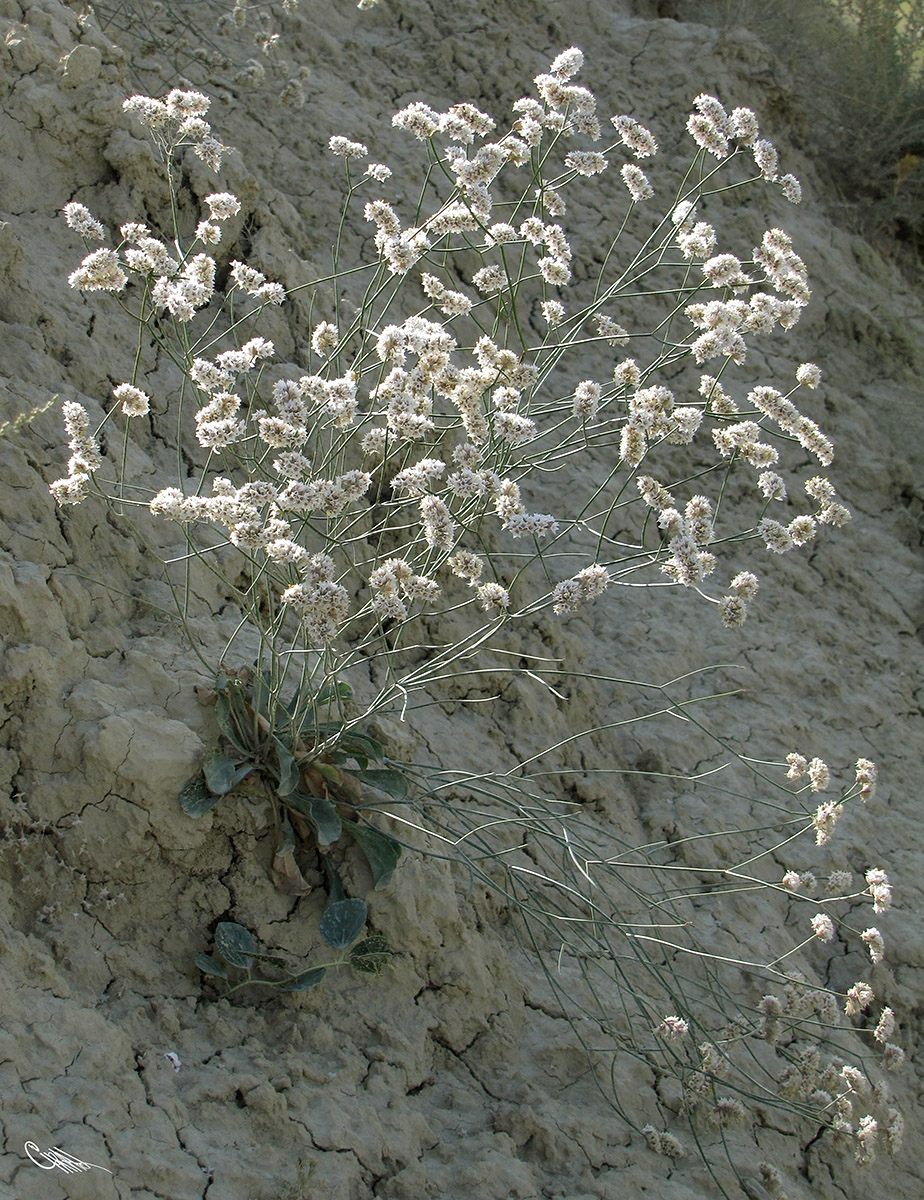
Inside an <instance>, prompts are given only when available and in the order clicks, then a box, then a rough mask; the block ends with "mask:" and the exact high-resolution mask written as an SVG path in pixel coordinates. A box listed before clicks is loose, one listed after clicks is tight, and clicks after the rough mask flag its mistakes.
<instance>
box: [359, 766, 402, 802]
mask: <svg viewBox="0 0 924 1200" xmlns="http://www.w3.org/2000/svg"><path fill="white" fill-rule="evenodd" d="M359 779H360V780H361V782H362V783H365V784H368V785H369V787H374V788H375V789H376V790H377V791H379V792H384V793H385V795H386V796H391V798H392V799H393V800H403V799H404V798H405V796H406V795H407V780H406V779H405V778H404V776H403V775H402V774H401V772H400V771H390V770H388V769H387V768H385V767H383V768H381V769H373V770H371V771H361V772H360V773H359Z"/></svg>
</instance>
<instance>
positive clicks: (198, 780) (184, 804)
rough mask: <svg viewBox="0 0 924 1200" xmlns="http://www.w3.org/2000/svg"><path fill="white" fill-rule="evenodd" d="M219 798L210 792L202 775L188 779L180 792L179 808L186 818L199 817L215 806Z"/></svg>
mask: <svg viewBox="0 0 924 1200" xmlns="http://www.w3.org/2000/svg"><path fill="white" fill-rule="evenodd" d="M220 799H221V796H216V795H215V793H214V792H212V791H210V789H209V786H208V784H207V783H206V782H205V779H204V777H203V776H202V775H197V776H196V777H195V778H194V779H190V781H189V783H187V785H186V786H185V787H184V788H183V790H182V792H180V808H182V810H183V812H184V813H186V815H187V817H201V816H203V815H204V814H205V813H207V812H208V811H209V809H210V808H212V807H213V805H215V804H217V803H218V801H219V800H220Z"/></svg>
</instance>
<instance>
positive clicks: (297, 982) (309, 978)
mask: <svg viewBox="0 0 924 1200" xmlns="http://www.w3.org/2000/svg"><path fill="white" fill-rule="evenodd" d="M326 974H327V968H326V967H312V968H311V970H310V971H302V973H301V975H296V976H295V978H294V979H293V980H292V982H291V983H287V984H286V986H285V987H284V988H283V989H282V990H283V991H284V992H307V991H308V989H309V988H313V987H317V986H318V984H319V983H320V982H321V980H322V979H323V978H324V976H325V975H326Z"/></svg>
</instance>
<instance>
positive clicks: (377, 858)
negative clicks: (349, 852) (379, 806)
mask: <svg viewBox="0 0 924 1200" xmlns="http://www.w3.org/2000/svg"><path fill="white" fill-rule="evenodd" d="M344 824H345V825H346V827H347V829H349V831H350V833H351V834H352V835H353V839H354V841H355V842H356V844H357V846H359V848H360V850H362V852H363V854H364V855H365V856H366V862H368V864H369V870H370V871H371V872H372V883H373V885H374V886H375V887H380V886H381V885H382V884H385V883H388V881H389V879H391V877H392V875H394V873H395V867H396V866H397V865H398V859H399V858H400V857H401V846H400V845H399V843H398V842H396V841H395V839H394V838H393V837H389V836H388V834H387V833H382V832H381V831H380V830H378V829H374V828H373V827H372V826H371V825H360V824H358V823H357V822H356V821H344Z"/></svg>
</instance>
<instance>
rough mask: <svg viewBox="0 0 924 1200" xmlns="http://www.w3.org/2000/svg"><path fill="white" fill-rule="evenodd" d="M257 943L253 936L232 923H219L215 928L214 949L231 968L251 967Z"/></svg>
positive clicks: (247, 930) (242, 927)
mask: <svg viewBox="0 0 924 1200" xmlns="http://www.w3.org/2000/svg"><path fill="white" fill-rule="evenodd" d="M256 948H257V943H256V942H255V941H254V937H253V934H252V933H251V932H250V930H249V929H245V928H244V926H243V925H237V924H236V923H235V922H234V921H220V922H219V923H218V925H217V926H216V928H215V949H216V950H217V951H218V953H219V954H220V955H221V957H222V958H223V959H224V960H225V962H226V963H230V964H231V966H232V967H244V968H247V967H252V966H253V951H254V950H256Z"/></svg>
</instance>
